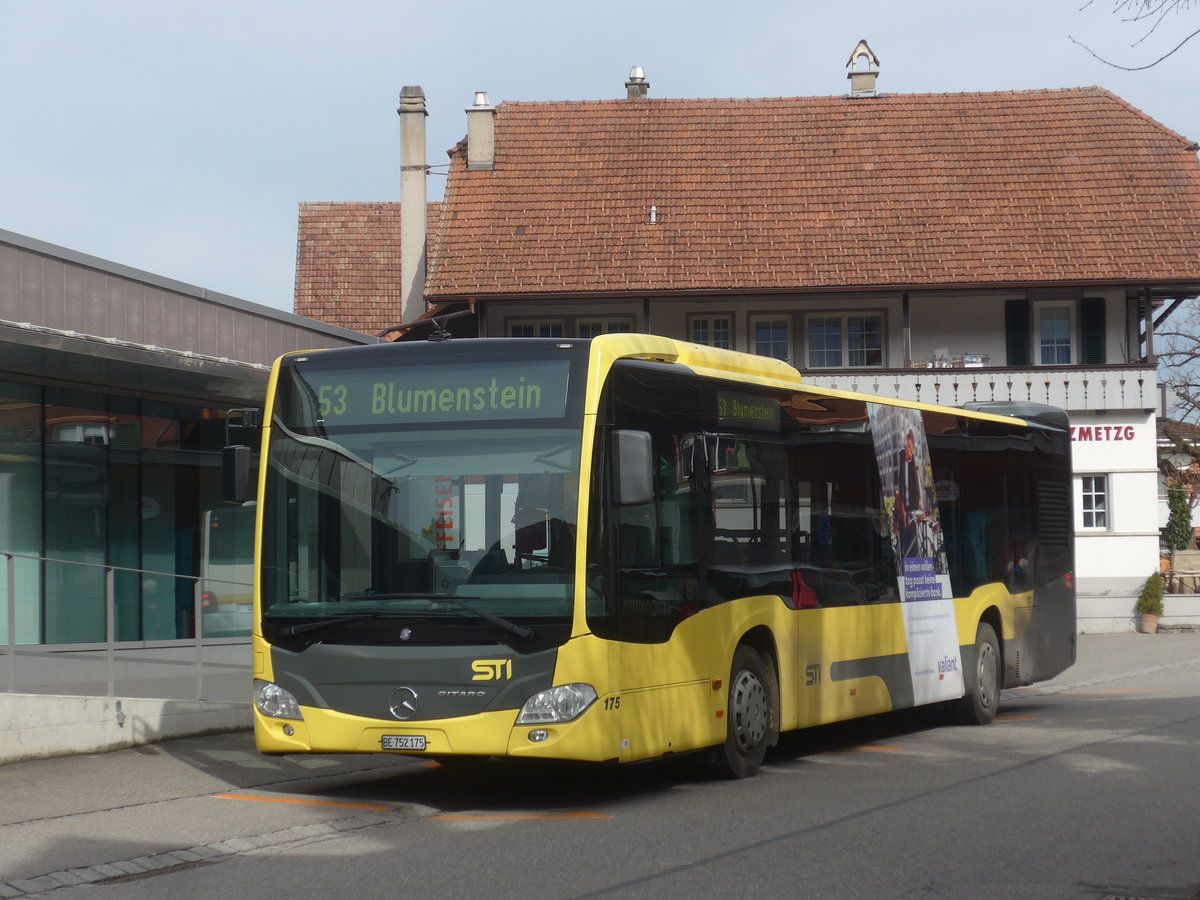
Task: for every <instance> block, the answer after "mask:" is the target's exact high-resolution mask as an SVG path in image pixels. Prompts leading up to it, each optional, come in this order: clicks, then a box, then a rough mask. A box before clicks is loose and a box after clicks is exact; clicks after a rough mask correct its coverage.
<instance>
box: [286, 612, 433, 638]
mask: <svg viewBox="0 0 1200 900" xmlns="http://www.w3.org/2000/svg"><path fill="white" fill-rule="evenodd" d="M406 615H409V613H404V612H397V611H395V610H385V609H377V610H374V611H372V612H356V613H355V612H346V613H338V614H337V615H336V616H327V617H326V618H324V619H317V620H316V621H314V622H303V623H301V624H299V625H281V626H279V633H280V634H282V635H283V636H285V637H291V636H292V635H293V634H303V633H304V632H306V631H316V630H317V629H319V628H327V627H328V626H330V625H345V624H347V623H349V622H361V621H365V620H366V619H386V618H389V617H396V616H406Z"/></svg>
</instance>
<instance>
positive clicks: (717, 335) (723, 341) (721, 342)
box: [712, 319, 733, 350]
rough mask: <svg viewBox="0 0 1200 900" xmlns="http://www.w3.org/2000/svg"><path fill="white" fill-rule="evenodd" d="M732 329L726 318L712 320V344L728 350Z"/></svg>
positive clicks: (730, 344) (730, 343)
mask: <svg viewBox="0 0 1200 900" xmlns="http://www.w3.org/2000/svg"><path fill="white" fill-rule="evenodd" d="M732 334H733V329H732V328H731V327H730V323H729V320H728V319H713V320H712V345H713V346H714V347H722V348H724V349H725V350H728V349H729V348H730V347H731V346H732Z"/></svg>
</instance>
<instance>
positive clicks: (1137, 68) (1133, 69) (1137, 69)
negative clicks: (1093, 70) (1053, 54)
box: [1068, 28, 1200, 72]
mask: <svg viewBox="0 0 1200 900" xmlns="http://www.w3.org/2000/svg"><path fill="white" fill-rule="evenodd" d="M1198 34H1200V28H1197V29H1196V30H1195V31H1193V32H1192V33H1191V34H1189V35H1188V36H1187V37H1185V38H1184V39H1183V40H1182V41H1180V42H1179V43H1178V44H1176V45H1175V46H1174V47H1173V48H1171V49H1170V50H1168V51H1167V52H1166V53H1164V54H1163V55H1162V56H1160V57H1159V58H1158V59H1156V60H1155V61H1154V62H1152V63H1147V64H1146V65H1144V66H1122V65H1118V64H1117V63H1115V62H1111V61H1109V60H1107V59H1105V58H1104V57H1103V56H1101V55H1100V54H1099V53H1097V52H1096V51H1095V50H1093V49H1092V48H1091V47H1089V46H1088V45H1087V44H1085V43H1083V42H1082V41H1077V40H1075V38H1071V43H1073V44H1079V46H1080V47H1082V48H1083V49H1084V50H1086V51H1087V52H1088V53H1090V54H1092V56H1094V57H1096V59H1098V60H1100V62H1102V63H1104V64H1105V65H1106V66H1112V67H1113V68H1114V69H1121V70H1122V71H1125V72H1141V71H1143V70H1144V69H1152V68H1154V67H1155V66H1157V65H1158V64H1159V63H1160V62H1162V61H1163V60H1164V59H1166V58H1167V57H1168V56H1170V55H1171V54H1172V53H1174V52H1175V51H1177V50H1178V49H1179V48H1180V47H1182V46H1183V45H1184V44H1186V43H1187V42H1188V41H1190V40H1191V39H1192V38H1194V37H1195V36H1196V35H1198ZM1068 37H1069V35H1068Z"/></svg>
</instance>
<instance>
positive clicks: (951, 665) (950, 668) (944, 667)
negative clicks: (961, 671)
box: [937, 656, 958, 675]
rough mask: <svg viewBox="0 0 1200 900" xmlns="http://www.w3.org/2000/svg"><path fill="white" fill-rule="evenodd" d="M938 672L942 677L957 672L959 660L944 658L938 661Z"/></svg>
mask: <svg viewBox="0 0 1200 900" xmlns="http://www.w3.org/2000/svg"><path fill="white" fill-rule="evenodd" d="M937 670H938V673H939V674H941V675H948V674H949V673H950V672H957V671H958V660H957V659H955V658H954V657H953V656H943V657H942V658H941V659H939V660H938V664H937Z"/></svg>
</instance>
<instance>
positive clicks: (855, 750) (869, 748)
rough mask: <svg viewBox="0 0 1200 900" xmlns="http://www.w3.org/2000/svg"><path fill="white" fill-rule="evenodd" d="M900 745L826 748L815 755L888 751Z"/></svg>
mask: <svg viewBox="0 0 1200 900" xmlns="http://www.w3.org/2000/svg"><path fill="white" fill-rule="evenodd" d="M899 749H900V748H899V747H888V746H885V745H883V744H863V745H862V746H861V747H851V748H850V749H848V750H824V751H822V752H821V753H814V754H813V755H814V756H844V755H845V754H847V753H887V752H888V751H890V750H899Z"/></svg>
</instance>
